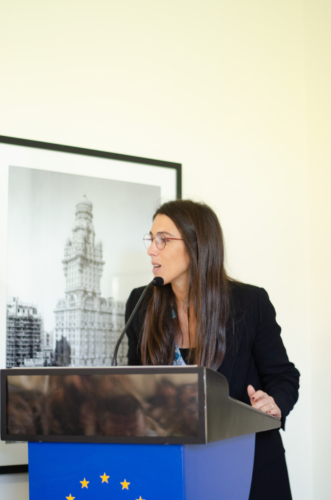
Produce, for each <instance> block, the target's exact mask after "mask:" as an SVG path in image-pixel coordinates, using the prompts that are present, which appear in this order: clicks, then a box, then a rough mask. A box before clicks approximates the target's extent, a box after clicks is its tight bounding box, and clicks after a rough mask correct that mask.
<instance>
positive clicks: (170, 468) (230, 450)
mask: <svg viewBox="0 0 331 500" xmlns="http://www.w3.org/2000/svg"><path fill="white" fill-rule="evenodd" d="M254 448H255V435H254V434H250V435H245V436H239V437H236V438H231V439H225V440H223V441H217V442H214V443H208V444H205V445H201V444H198V445H164V444H161V445H157V444H85V443H29V482H30V500H91V499H93V500H103V499H107V500H197V499H201V498H206V499H208V500H229V499H236V500H247V499H248V496H249V490H250V484H251V477H252V469H253V458H254Z"/></svg>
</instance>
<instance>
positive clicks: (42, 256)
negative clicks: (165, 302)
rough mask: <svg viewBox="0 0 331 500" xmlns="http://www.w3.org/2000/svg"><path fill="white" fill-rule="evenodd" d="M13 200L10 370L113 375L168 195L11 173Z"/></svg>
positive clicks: (42, 173) (26, 171)
mask: <svg viewBox="0 0 331 500" xmlns="http://www.w3.org/2000/svg"><path fill="white" fill-rule="evenodd" d="M85 193H86V194H85ZM8 199H9V202H8V240H7V241H8V258H7V262H8V269H7V329H6V331H7V333H6V345H7V351H6V364H7V367H12V366H107V365H108V366H109V365H110V363H111V358H112V354H113V351H114V347H115V344H116V341H117V338H118V336H119V334H120V332H121V331H122V329H123V326H124V315H125V303H126V299H127V297H128V296H129V293H130V291H131V290H132V288H134V287H137V286H141V285H145V284H147V283H148V281H150V279H151V266H150V262H149V259H148V257H147V256H146V252H145V248H144V246H143V243H142V237H143V235H144V234H145V233H146V232H148V231H149V229H150V224H151V216H152V214H153V212H154V210H155V208H156V206H157V205H158V204H159V199H160V189H159V188H158V187H155V186H148V185H143V184H134V183H129V182H123V181H112V180H107V179H100V178H94V177H87V176H86V177H84V176H80V175H72V174H65V173H59V172H52V171H47V170H38V169H30V168H21V167H9V189H8ZM13 297H14V298H13ZM126 363H127V341H126V338H125V339H124V341H123V342H122V344H121V347H120V350H119V354H118V364H119V365H121V364H122V365H125V364H126Z"/></svg>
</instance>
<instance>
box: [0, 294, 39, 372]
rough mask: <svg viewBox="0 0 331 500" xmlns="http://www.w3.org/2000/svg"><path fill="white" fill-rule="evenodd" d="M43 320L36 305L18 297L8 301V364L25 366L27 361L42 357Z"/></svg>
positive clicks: (8, 365)
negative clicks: (21, 300)
mask: <svg viewBox="0 0 331 500" xmlns="http://www.w3.org/2000/svg"><path fill="white" fill-rule="evenodd" d="M41 337H42V320H41V318H40V316H39V314H38V311H37V309H36V307H34V306H33V305H31V304H25V303H23V302H20V301H19V299H18V298H17V297H15V298H14V299H12V301H10V302H8V303H7V349H6V366H7V368H12V367H14V366H25V365H26V361H27V360H30V359H34V358H40V356H42V353H41V347H42V346H41Z"/></svg>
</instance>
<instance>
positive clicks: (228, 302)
mask: <svg viewBox="0 0 331 500" xmlns="http://www.w3.org/2000/svg"><path fill="white" fill-rule="evenodd" d="M144 239H145V242H146V241H147V244H148V252H147V253H148V255H149V256H150V257H151V263H152V266H153V273H154V276H160V277H162V278H163V280H164V286H163V287H161V288H156V287H155V288H154V289H153V290H151V292H150V294H149V296H148V297H147V299H146V300H145V302H143V304H144V305H143V306H142V307H141V308H140V312H138V313H137V314H136V316H135V318H134V320H133V322H132V323H131V326H130V327H129V328H128V331H127V334H128V338H129V353H128V357H129V364H130V365H136V364H144V365H146V364H147V365H148V364H149V365H163V364H165V365H171V364H185V363H186V364H197V365H200V366H207V367H209V368H213V369H214V370H217V371H218V372H219V373H221V374H223V375H224V376H225V377H226V378H227V380H228V383H229V390H230V396H231V397H233V398H235V399H238V400H240V401H243V402H244V403H247V404H251V405H252V406H253V407H254V408H259V409H260V410H262V411H264V412H266V413H269V414H270V415H273V416H275V417H277V418H279V419H281V422H282V427H283V428H284V425H285V418H286V416H287V415H288V414H289V412H290V411H291V410H292V408H293V406H294V404H295V403H296V401H297V398H298V387H299V372H298V370H297V369H296V368H295V367H294V365H293V364H292V363H290V362H289V360H288V357H287V354H286V350H285V347H284V345H283V343H282V340H281V337H280V327H279V326H278V324H277V323H276V319H275V310H274V308H273V306H272V304H271V302H270V300H269V297H268V295H267V293H266V291H265V290H263V289H262V288H257V287H255V286H251V285H246V284H243V283H238V282H235V281H233V280H230V279H229V278H228V276H227V274H226V272H225V269H224V244H223V236H222V230H221V227H220V224H219V222H218V219H217V217H216V215H215V213H214V212H213V211H212V210H211V209H210V208H209V207H208V206H207V205H204V204H200V203H195V202H193V201H190V200H177V201H172V202H168V203H165V204H164V205H162V206H161V207H160V208H159V209H158V210H157V211H156V213H155V215H154V218H153V225H152V228H151V231H150V234H149V235H147V236H145V238H144ZM143 289H144V288H138V289H135V290H133V291H132V293H131V295H130V297H129V300H128V303H127V310H126V316H127V317H128V316H129V315H130V313H131V312H132V310H133V308H134V306H135V304H136V303H137V301H138V299H139V297H140V295H141V293H142V291H143ZM260 498H261V499H262V498H263V499H265V498H268V499H269V500H270V499H274V498H275V499H277V500H279V499H282V500H290V499H291V491H290V485H289V480H288V475H287V469H286V463H285V456H284V448H283V445H282V441H281V437H280V434H279V432H278V430H273V431H267V432H262V433H258V434H257V435H256V448H255V460H254V470H253V478H252V486H251V493H250V500H257V499H260Z"/></svg>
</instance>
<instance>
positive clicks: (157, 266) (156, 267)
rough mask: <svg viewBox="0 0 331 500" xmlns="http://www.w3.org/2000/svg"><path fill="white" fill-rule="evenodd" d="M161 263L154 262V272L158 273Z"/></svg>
mask: <svg viewBox="0 0 331 500" xmlns="http://www.w3.org/2000/svg"><path fill="white" fill-rule="evenodd" d="M160 267H161V265H160V264H153V273H154V274H155V273H157V272H158V270H159V269H160Z"/></svg>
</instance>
